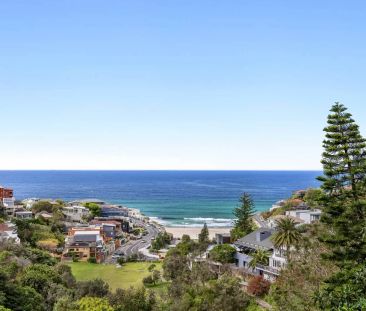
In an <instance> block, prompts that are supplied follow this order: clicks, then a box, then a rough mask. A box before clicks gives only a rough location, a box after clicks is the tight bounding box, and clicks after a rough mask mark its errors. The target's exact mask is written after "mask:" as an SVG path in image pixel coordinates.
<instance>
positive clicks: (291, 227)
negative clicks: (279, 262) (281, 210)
mask: <svg viewBox="0 0 366 311" xmlns="http://www.w3.org/2000/svg"><path fill="white" fill-rule="evenodd" d="M276 225H277V226H276V232H275V233H274V234H273V236H272V242H273V244H274V246H275V247H276V248H282V249H286V253H287V257H288V258H289V255H290V248H291V246H294V245H297V244H298V243H299V242H300V240H301V233H300V231H299V230H298V229H297V228H296V222H295V221H294V220H293V219H291V218H289V217H285V218H281V219H279V220H277V221H276Z"/></svg>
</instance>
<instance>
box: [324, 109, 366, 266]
mask: <svg viewBox="0 0 366 311" xmlns="http://www.w3.org/2000/svg"><path fill="white" fill-rule="evenodd" d="M330 112H331V113H330V114H329V116H328V126H327V127H326V128H325V129H324V131H325V133H326V135H325V137H326V138H325V140H324V142H323V147H324V152H323V158H322V161H321V162H322V164H323V168H324V175H323V176H321V177H319V178H318V179H319V180H320V181H321V182H322V189H323V190H324V193H325V195H324V197H323V201H324V210H323V215H322V221H323V222H324V223H326V224H327V225H328V228H329V230H328V232H327V233H326V234H325V236H324V241H325V242H327V243H328V245H329V246H330V247H331V250H332V256H331V257H332V259H333V260H336V261H337V262H341V263H342V266H344V264H345V263H346V262H347V263H352V262H362V261H363V260H364V259H366V226H365V225H366V204H365V201H364V198H365V183H366V140H365V139H364V138H363V137H362V136H361V134H360V132H359V127H358V125H357V124H356V123H355V121H354V120H353V119H352V115H351V114H350V113H349V112H347V108H346V107H344V106H343V105H341V104H339V103H335V104H334V105H333V106H332V108H331V110H330Z"/></svg>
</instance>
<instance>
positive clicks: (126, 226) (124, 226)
mask: <svg viewBox="0 0 366 311" xmlns="http://www.w3.org/2000/svg"><path fill="white" fill-rule="evenodd" d="M101 223H114V224H115V225H116V230H117V232H118V231H119V230H121V231H122V232H127V233H128V232H130V222H129V219H128V218H127V217H121V216H115V217H114V216H109V217H95V218H94V219H93V220H92V221H91V222H90V224H101Z"/></svg>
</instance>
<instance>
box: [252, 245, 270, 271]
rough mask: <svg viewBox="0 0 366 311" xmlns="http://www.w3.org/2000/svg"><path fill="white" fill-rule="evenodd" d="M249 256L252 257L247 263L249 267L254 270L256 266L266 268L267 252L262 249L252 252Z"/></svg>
mask: <svg viewBox="0 0 366 311" xmlns="http://www.w3.org/2000/svg"><path fill="white" fill-rule="evenodd" d="M250 256H251V257H252V260H251V261H250V262H249V267H250V268H252V269H254V268H255V267H256V266H257V264H262V265H265V266H268V261H269V259H268V258H269V256H270V254H269V252H267V251H266V250H264V249H257V250H255V252H253V253H252V254H250Z"/></svg>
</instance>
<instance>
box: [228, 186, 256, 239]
mask: <svg viewBox="0 0 366 311" xmlns="http://www.w3.org/2000/svg"><path fill="white" fill-rule="evenodd" d="M239 203H240V206H239V207H237V208H235V209H234V212H233V214H234V216H235V217H236V220H235V225H234V229H233V230H232V231H231V238H232V240H237V239H238V238H241V237H243V236H244V235H246V234H248V233H250V232H252V231H253V221H252V217H253V215H254V202H253V200H252V197H251V196H250V194H248V193H245V192H244V193H243V194H242V196H241V197H240V199H239Z"/></svg>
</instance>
